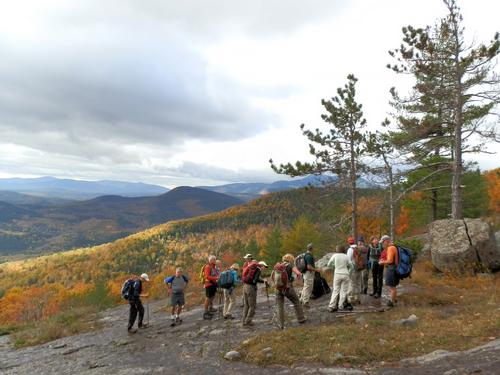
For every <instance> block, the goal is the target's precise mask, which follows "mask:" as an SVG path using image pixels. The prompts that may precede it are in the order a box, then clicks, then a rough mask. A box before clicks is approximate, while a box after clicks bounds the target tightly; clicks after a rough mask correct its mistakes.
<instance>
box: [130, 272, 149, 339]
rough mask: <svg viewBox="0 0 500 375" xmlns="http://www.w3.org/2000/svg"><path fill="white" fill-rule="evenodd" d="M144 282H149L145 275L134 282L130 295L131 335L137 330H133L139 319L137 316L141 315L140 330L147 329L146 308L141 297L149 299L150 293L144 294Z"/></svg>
mask: <svg viewBox="0 0 500 375" xmlns="http://www.w3.org/2000/svg"><path fill="white" fill-rule="evenodd" d="M143 281H146V282H149V276H148V275H147V274H145V273H143V274H142V275H141V277H139V278H137V279H135V280H134V283H133V290H132V291H131V293H130V294H129V297H128V303H129V305H130V310H129V318H128V328H127V331H128V332H129V333H135V332H136V330H134V329H133V327H134V323H135V320H136V319H137V314H138V313H139V322H138V327H139V328H147V325H146V324H143V323H142V321H143V319H144V306H143V305H142V301H141V297H148V296H149V294H148V293H142V283H143Z"/></svg>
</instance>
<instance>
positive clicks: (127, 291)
mask: <svg viewBox="0 0 500 375" xmlns="http://www.w3.org/2000/svg"><path fill="white" fill-rule="evenodd" d="M133 292H134V280H132V279H128V280H127V281H125V282H124V283H123V285H122V298H123V299H129V297H130V296H131V295H132V293H133Z"/></svg>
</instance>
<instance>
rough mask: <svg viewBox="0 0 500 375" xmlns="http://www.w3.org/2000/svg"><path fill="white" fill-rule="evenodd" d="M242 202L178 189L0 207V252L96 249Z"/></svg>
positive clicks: (198, 191)
mask: <svg viewBox="0 0 500 375" xmlns="http://www.w3.org/2000/svg"><path fill="white" fill-rule="evenodd" d="M242 203H243V201H241V200H240V199H238V198H235V197H232V196H229V195H225V194H221V193H217V192H213V191H208V190H203V189H199V188H192V187H178V188H175V189H173V190H171V191H169V192H167V193H165V194H162V195H158V196H154V197H121V196H117V195H107V196H101V197H98V198H94V199H91V200H87V201H78V202H72V203H68V204H65V205H56V206H47V207H44V206H21V205H13V204H10V203H6V202H0V253H4V254H5V253H11V254H12V253H16V252H42V251H55V250H65V249H70V248H74V247H80V246H89V245H97V244H101V243H104V242H109V241H113V240H115V239H117V238H121V237H125V236H127V235H129V234H132V233H135V232H138V231H140V230H144V229H147V228H149V227H152V226H154V225H156V224H161V223H164V222H167V221H170V220H176V219H184V218H190V217H194V216H199V215H205V214H208V213H212V212H216V211H220V210H223V209H226V208H228V207H231V206H234V205H238V204H242Z"/></svg>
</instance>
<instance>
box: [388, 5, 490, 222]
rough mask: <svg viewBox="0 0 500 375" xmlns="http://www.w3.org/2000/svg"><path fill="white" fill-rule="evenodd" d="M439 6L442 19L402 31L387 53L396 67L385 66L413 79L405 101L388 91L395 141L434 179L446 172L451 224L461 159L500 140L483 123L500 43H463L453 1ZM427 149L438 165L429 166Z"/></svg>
mask: <svg viewBox="0 0 500 375" xmlns="http://www.w3.org/2000/svg"><path fill="white" fill-rule="evenodd" d="M443 2H444V4H445V6H446V8H447V10H448V14H447V16H446V17H444V18H443V19H441V20H439V21H438V23H437V24H436V25H435V26H434V27H433V28H430V27H427V28H425V29H421V28H420V29H416V28H414V27H412V26H408V27H405V28H403V34H404V38H403V44H402V45H401V47H400V48H399V49H398V50H396V51H392V52H390V53H391V55H392V56H394V57H395V58H397V63H396V64H394V65H389V67H390V68H391V69H393V70H394V71H396V72H398V73H404V74H412V75H413V76H414V78H415V85H414V87H413V91H412V93H411V95H410V96H409V97H408V98H401V97H399V96H398V94H397V93H396V91H395V90H392V94H393V99H394V104H395V106H396V108H397V109H398V110H399V113H400V116H399V117H398V120H399V121H398V123H399V129H398V131H397V132H395V134H394V140H395V142H396V144H398V145H399V146H400V147H403V148H406V149H407V150H408V151H410V152H411V153H412V155H413V157H414V158H415V161H416V162H417V163H418V164H420V165H423V164H426V163H425V162H426V161H427V164H426V167H431V164H432V167H433V172H431V173H432V174H433V175H436V174H438V173H441V172H444V171H446V170H447V169H450V168H451V170H452V181H451V207H452V210H451V212H452V217H453V218H454V219H460V218H462V217H463V192H462V189H463V186H462V177H463V176H462V175H463V172H464V166H463V154H464V153H468V152H485V147H484V145H485V142H486V141H488V140H496V141H500V138H499V137H498V134H497V132H496V129H495V126H494V125H488V123H487V119H488V117H489V115H490V114H492V111H493V110H494V108H495V106H496V105H497V104H498V103H499V101H500V93H499V89H498V86H499V83H500V80H499V78H498V76H497V75H496V74H495V72H494V59H495V57H496V56H497V55H498V54H499V52H500V39H499V35H498V33H496V35H495V36H494V38H493V40H492V41H491V42H490V43H488V44H476V43H471V44H467V43H466V41H465V36H464V28H463V26H462V15H461V13H460V10H459V8H458V6H457V2H456V1H455V0H443ZM478 139H479V141H477V140H478ZM474 142H476V143H474ZM432 150H434V151H433V154H434V156H435V157H436V160H437V161H435V162H434V163H429V162H428V161H429V159H428V155H429V153H430V152H432ZM434 190H436V189H434ZM434 194H436V193H434ZM435 199H437V197H435ZM435 209H436V208H435Z"/></svg>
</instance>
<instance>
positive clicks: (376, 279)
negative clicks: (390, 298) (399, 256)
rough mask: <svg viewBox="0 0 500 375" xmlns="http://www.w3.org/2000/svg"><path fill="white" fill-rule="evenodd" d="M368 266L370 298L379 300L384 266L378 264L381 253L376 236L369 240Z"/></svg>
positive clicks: (380, 246)
mask: <svg viewBox="0 0 500 375" xmlns="http://www.w3.org/2000/svg"><path fill="white" fill-rule="evenodd" d="M368 252H369V254H370V265H371V270H372V279H373V292H372V293H370V296H372V297H374V298H380V297H381V296H382V284H383V280H384V265H383V264H380V263H379V260H380V254H381V253H382V245H381V244H380V243H379V241H378V238H377V237H376V236H372V237H371V238H370V245H369V250H368Z"/></svg>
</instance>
